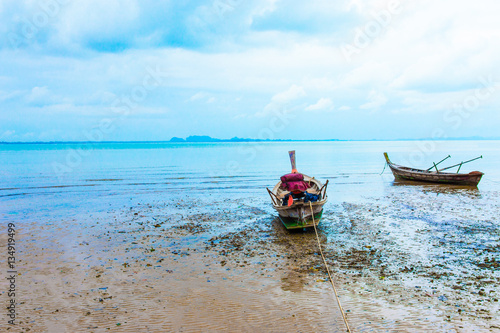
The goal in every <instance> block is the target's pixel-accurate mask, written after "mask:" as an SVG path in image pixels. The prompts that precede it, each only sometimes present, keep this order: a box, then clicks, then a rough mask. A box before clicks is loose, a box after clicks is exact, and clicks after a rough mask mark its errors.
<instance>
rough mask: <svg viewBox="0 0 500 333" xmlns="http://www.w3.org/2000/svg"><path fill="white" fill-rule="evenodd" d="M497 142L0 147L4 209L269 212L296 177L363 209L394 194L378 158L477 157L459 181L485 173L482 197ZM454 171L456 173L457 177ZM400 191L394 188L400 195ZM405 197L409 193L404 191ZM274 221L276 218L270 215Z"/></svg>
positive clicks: (44, 214) (494, 168) (417, 161)
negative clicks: (145, 204) (293, 165)
mask: <svg viewBox="0 0 500 333" xmlns="http://www.w3.org/2000/svg"><path fill="white" fill-rule="evenodd" d="M499 144H500V142H499V141H434V142H431V141H428V142H420V141H392V142H373V141H370V142H362V141H361V142H263V143H258V142H254V143H155V142H151V143H95V144H69V143H68V144H63V143H56V144H0V175H1V176H0V205H1V207H2V210H1V211H2V213H3V217H4V218H7V219H11V218H14V219H24V218H28V219H36V218H40V219H43V218H48V217H54V216H57V217H64V216H65V215H68V216H71V215H73V214H75V213H78V212H82V211H83V212H89V211H93V210H99V209H105V208H106V207H109V206H113V205H116V204H118V205H122V204H123V203H124V202H127V200H128V201H132V202H141V201H147V200H159V201H161V200H163V201H168V200H171V199H173V198H175V197H182V196H183V195H186V194H187V193H189V194H190V195H197V194H199V195H203V196H206V195H217V196H220V197H225V196H227V197H228V198H231V197H234V196H246V197H249V198H254V199H257V200H258V202H259V203H261V204H262V205H266V204H267V201H268V198H267V193H266V191H265V187H270V188H271V187H272V186H273V185H274V184H275V183H276V181H277V180H278V179H279V177H280V176H281V175H282V174H284V173H287V172H288V171H289V170H290V162H289V159H288V154H287V152H288V151H289V150H292V149H293V150H296V154H297V166H298V169H299V171H301V172H303V173H305V174H308V175H310V176H315V177H316V178H318V179H320V180H322V181H325V180H327V179H328V180H329V181H330V185H329V191H328V194H329V197H330V201H331V202H341V201H352V200H354V201H356V200H362V199H363V198H364V197H365V196H367V195H369V196H370V197H376V196H377V195H383V193H384V192H385V191H386V190H387V189H388V188H395V187H394V185H397V184H395V183H394V178H393V176H392V174H391V173H390V171H389V170H387V169H386V170H385V173H384V174H383V175H380V173H381V172H382V170H383V168H384V163H385V161H384V158H383V156H382V153H383V152H384V151H387V152H388V153H389V155H390V157H391V159H392V161H393V162H395V163H398V164H403V165H411V166H415V167H421V168H427V167H429V166H431V165H432V162H433V161H434V162H437V161H439V160H441V159H442V158H443V157H445V156H447V155H448V154H451V156H452V158H451V159H449V160H448V161H446V162H444V163H443V164H442V165H443V166H444V165H451V164H455V163H459V162H460V161H464V160H468V159H471V158H474V157H477V156H479V155H483V157H484V158H483V159H480V160H477V161H475V162H472V163H470V164H466V165H464V167H463V168H462V171H463V172H468V171H472V170H480V171H483V172H485V176H484V177H483V180H482V181H481V183H480V184H479V189H478V191H479V193H488V192H489V191H495V190H497V189H498V188H499V186H500V171H499V170H498V165H500V148H499V146H500V145H499ZM455 170H456V169H455ZM396 188H397V187H396ZM401 191H404V187H401ZM270 213H272V210H270Z"/></svg>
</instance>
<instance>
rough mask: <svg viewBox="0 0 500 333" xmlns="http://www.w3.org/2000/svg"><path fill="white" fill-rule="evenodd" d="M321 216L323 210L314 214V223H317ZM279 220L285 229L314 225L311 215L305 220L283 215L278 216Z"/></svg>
mask: <svg viewBox="0 0 500 333" xmlns="http://www.w3.org/2000/svg"><path fill="white" fill-rule="evenodd" d="M322 216H323V210H321V212H319V213H317V214H315V215H314V222H316V225H318V224H319V221H320V220H321V217H322ZM279 218H280V220H281V222H282V223H283V225H284V226H285V228H287V229H303V228H312V227H313V226H314V224H313V219H312V217H309V218H307V219H305V220H301V219H294V218H291V217H283V216H279Z"/></svg>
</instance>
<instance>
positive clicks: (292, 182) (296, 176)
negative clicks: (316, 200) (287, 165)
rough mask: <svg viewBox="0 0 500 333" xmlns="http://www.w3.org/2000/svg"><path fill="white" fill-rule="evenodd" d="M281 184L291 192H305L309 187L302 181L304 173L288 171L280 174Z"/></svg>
mask: <svg viewBox="0 0 500 333" xmlns="http://www.w3.org/2000/svg"><path fill="white" fill-rule="evenodd" d="M281 186H282V187H283V188H284V189H285V190H287V191H290V192H292V193H301V192H305V191H307V189H308V188H309V187H310V186H309V184H307V183H306V182H305V181H304V175H303V174H301V173H289V174H286V175H284V176H281Z"/></svg>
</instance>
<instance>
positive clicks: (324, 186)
mask: <svg viewBox="0 0 500 333" xmlns="http://www.w3.org/2000/svg"><path fill="white" fill-rule="evenodd" d="M326 186H328V179H327V180H326V183H325V184H324V185H323V186H321V188H320V189H319V192H318V193H319V195H321V191H323V189H325V194H323V195H322V199H324V198H325V195H326Z"/></svg>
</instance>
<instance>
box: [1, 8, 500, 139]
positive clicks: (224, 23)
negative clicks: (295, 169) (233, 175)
mask: <svg viewBox="0 0 500 333" xmlns="http://www.w3.org/2000/svg"><path fill="white" fill-rule="evenodd" d="M499 12H500V3H499V2H498V1H493V0H484V1H481V3H480V5H479V4H478V3H477V2H471V1H462V0H459V1H451V0H450V1H448V0H443V1H427V0H423V1H414V0H411V1H398V0H394V1H393V0H390V1H378V0H366V1H361V0H349V1H348V0H346V1H326V0H325V1H310V2H304V1H292V0H287V1H284V0H281V1H280V0H254V1H242V0H213V1H204V0H200V1H182V2H181V1H152V0H146V1H144V0H143V1H139V0H122V1H117V0H109V1H95V0H33V1H15V0H4V1H1V2H0V35H1V36H2V38H1V39H0V141H81V140H85V141H86V140H105V141H111V140H169V139H170V138H171V137H173V136H177V137H186V136H188V135H210V136H212V137H218V138H231V137H234V136H238V137H246V138H261V139H267V138H271V139H334V138H337V139H398V138H430V137H434V138H444V137H469V136H483V137H498V136H499V135H498V127H499V125H500V113H499V112H498V110H499V106H500V68H499V66H498V59H500V43H498V41H499V40H500V21H499V20H498V13H499Z"/></svg>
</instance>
